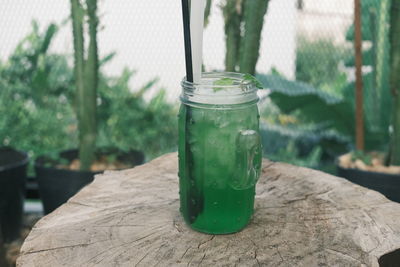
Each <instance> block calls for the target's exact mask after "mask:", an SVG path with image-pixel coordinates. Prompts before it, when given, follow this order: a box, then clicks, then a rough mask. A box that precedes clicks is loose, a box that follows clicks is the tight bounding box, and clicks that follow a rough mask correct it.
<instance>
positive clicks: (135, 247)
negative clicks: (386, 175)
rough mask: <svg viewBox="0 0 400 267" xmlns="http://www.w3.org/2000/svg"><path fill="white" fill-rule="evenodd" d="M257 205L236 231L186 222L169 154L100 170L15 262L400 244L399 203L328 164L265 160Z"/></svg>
mask: <svg viewBox="0 0 400 267" xmlns="http://www.w3.org/2000/svg"><path fill="white" fill-rule="evenodd" d="M255 207H256V208H255V214H254V218H253V220H252V222H251V223H250V225H249V226H248V227H247V228H245V229H244V230H243V231H241V232H239V233H236V234H231V235H219V236H218V235H217V236H215V235H207V234H201V233H198V232H195V231H193V230H191V229H189V228H188V227H187V226H186V225H185V223H184V222H183V220H182V218H181V216H180V214H179V200H178V177H177V154H176V153H173V154H168V155H165V156H162V157H160V158H158V159H156V160H154V161H152V162H150V163H147V164H145V165H142V166H139V167H136V168H134V169H130V170H126V171H118V172H116V171H115V172H106V173H105V174H104V175H98V176H97V177H96V179H95V181H94V182H93V183H92V184H90V185H89V186H87V187H85V188H84V189H83V190H82V191H81V192H79V193H78V194H77V195H76V196H74V197H73V198H71V199H70V200H69V201H68V203H66V204H65V205H63V206H62V207H60V208H59V209H57V210H56V211H54V212H53V213H52V214H50V215H48V216H46V217H44V218H43V219H42V220H40V221H39V222H38V223H37V225H36V226H35V227H34V229H33V230H32V232H31V233H30V235H29V236H28V238H27V239H26V241H25V243H24V245H23V247H22V251H21V255H20V257H19V259H18V262H17V265H18V266H62V265H65V266H136V265H137V266H153V265H158V266H180V265H182V266H183V265H202V266H210V265H215V266H233V265H238V266H379V265H378V259H379V258H380V257H381V256H382V255H384V254H386V253H389V252H391V251H394V250H397V249H399V248H400V205H399V204H398V203H394V202H391V201H389V200H387V199H386V198H385V197H383V196H382V195H381V194H379V193H376V192H374V191H371V190H368V189H365V188H362V187H360V186H357V185H354V184H352V183H350V182H348V181H346V180H344V179H342V178H338V177H335V176H331V175H328V174H325V173H323V172H319V171H314V170H310V169H306V168H300V167H295V166H291V165H288V164H282V163H273V162H270V161H267V160H264V162H263V169H262V176H261V177H260V180H259V182H258V185H257V194H256V204H255ZM392 254H394V255H395V256H396V255H397V254H398V251H395V252H393V253H392ZM390 257H391V256H390V254H389V255H388V256H387V258H389V261H390ZM387 258H386V259H387Z"/></svg>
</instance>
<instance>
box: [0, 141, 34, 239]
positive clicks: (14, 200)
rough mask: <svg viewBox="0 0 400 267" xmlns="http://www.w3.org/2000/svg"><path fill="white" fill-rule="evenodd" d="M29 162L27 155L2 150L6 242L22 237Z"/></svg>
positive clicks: (0, 205)
mask: <svg viewBox="0 0 400 267" xmlns="http://www.w3.org/2000/svg"><path fill="white" fill-rule="evenodd" d="M28 161H29V158H28V155H27V154H26V153H23V152H20V151H17V150H14V149H12V148H9V147H2V148H0V229H1V234H2V238H3V241H4V242H10V241H13V240H15V239H17V238H18V237H19V235H20V230H21V226H22V215H23V209H24V194H25V180H26V169H27V166H28Z"/></svg>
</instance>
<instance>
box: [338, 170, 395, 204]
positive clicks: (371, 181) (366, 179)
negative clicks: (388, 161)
mask: <svg viewBox="0 0 400 267" xmlns="http://www.w3.org/2000/svg"><path fill="white" fill-rule="evenodd" d="M336 167H337V174H338V176H340V177H343V178H346V179H347V180H349V181H350V182H353V183H355V184H358V185H361V186H364V187H366V188H369V189H372V190H375V191H378V192H379V193H381V194H383V195H384V196H386V197H387V198H388V199H390V200H392V201H396V202H400V174H388V173H381V172H370V171H362V170H358V169H346V168H342V167H340V166H339V165H338V164H337V165H336Z"/></svg>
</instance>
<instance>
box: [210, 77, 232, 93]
mask: <svg viewBox="0 0 400 267" xmlns="http://www.w3.org/2000/svg"><path fill="white" fill-rule="evenodd" d="M233 84H234V80H233V79H231V78H222V79H219V80H216V81H215V82H214V85H217V86H218V85H219V86H229V85H233ZM223 89H224V88H223V87H213V90H214V92H218V91H221V90H223Z"/></svg>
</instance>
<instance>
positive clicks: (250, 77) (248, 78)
mask: <svg viewBox="0 0 400 267" xmlns="http://www.w3.org/2000/svg"><path fill="white" fill-rule="evenodd" d="M243 80H245V81H249V82H251V83H253V84H254V85H255V86H256V87H257V88H258V89H264V87H263V85H262V83H261V82H260V81H259V80H257V78H256V77H254V76H253V75H251V74H248V73H246V74H245V75H244V76H243Z"/></svg>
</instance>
